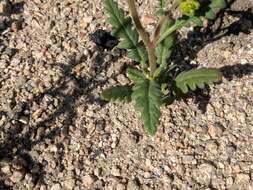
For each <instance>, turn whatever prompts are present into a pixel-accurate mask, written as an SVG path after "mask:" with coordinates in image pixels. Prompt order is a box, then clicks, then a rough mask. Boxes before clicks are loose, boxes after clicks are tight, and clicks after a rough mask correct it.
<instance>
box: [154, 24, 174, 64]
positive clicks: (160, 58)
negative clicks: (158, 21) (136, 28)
mask: <svg viewBox="0 0 253 190" xmlns="http://www.w3.org/2000/svg"><path fill="white" fill-rule="evenodd" d="M172 25H173V22H172V21H171V20H166V21H165V22H164V23H163V25H162V27H161V31H160V35H163V33H164V32H165V31H166V30H167V29H168V28H170V27H171V26H172ZM173 42H174V36H173V35H169V36H167V37H166V38H165V39H164V40H163V41H162V42H161V43H159V44H158V46H157V48H156V56H157V63H158V64H159V65H163V66H165V65H166V63H167V59H168V58H169V57H170V54H171V47H172V45H173Z"/></svg>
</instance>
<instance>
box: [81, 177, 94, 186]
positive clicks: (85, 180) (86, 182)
mask: <svg viewBox="0 0 253 190" xmlns="http://www.w3.org/2000/svg"><path fill="white" fill-rule="evenodd" d="M82 182H83V184H84V186H85V187H90V186H91V185H92V184H93V183H94V179H93V178H92V177H91V176H90V175H86V176H84V177H82Z"/></svg>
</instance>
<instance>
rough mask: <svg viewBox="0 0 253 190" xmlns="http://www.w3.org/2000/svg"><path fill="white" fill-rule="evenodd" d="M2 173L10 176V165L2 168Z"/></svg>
mask: <svg viewBox="0 0 253 190" xmlns="http://www.w3.org/2000/svg"><path fill="white" fill-rule="evenodd" d="M1 172H3V173H4V174H10V172H11V169H10V165H6V166H3V167H2V168H1Z"/></svg>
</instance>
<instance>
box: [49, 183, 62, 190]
mask: <svg viewBox="0 0 253 190" xmlns="http://www.w3.org/2000/svg"><path fill="white" fill-rule="evenodd" d="M61 189H62V188H61V185H60V184H59V183H56V184H54V185H53V186H52V187H51V188H50V190H61Z"/></svg>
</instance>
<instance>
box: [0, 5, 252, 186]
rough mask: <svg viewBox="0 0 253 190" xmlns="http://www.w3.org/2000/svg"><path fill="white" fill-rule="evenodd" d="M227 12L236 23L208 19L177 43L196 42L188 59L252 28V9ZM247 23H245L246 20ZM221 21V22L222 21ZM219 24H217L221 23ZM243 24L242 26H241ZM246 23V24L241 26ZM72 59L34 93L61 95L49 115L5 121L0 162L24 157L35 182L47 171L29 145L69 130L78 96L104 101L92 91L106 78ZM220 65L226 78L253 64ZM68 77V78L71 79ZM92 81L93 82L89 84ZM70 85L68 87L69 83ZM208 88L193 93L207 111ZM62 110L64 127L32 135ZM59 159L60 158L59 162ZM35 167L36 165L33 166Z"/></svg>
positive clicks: (1, 182)
mask: <svg viewBox="0 0 253 190" xmlns="http://www.w3.org/2000/svg"><path fill="white" fill-rule="evenodd" d="M225 12H226V13H227V14H231V15H234V16H236V17H237V16H238V18H239V20H238V21H236V22H235V23H232V24H231V25H230V26H228V27H226V28H223V29H221V28H220V27H218V29H216V30H215V31H212V29H211V28H212V27H211V26H212V25H213V24H215V23H211V25H210V26H209V27H207V29H206V30H204V31H200V30H199V29H196V30H195V32H193V33H191V34H189V38H188V39H187V40H188V41H187V42H180V44H184V43H190V44H191V43H193V44H195V46H196V47H197V48H196V52H195V53H193V54H192V55H191V59H193V58H194V57H195V56H196V54H197V52H198V51H199V50H201V49H202V48H203V47H205V45H207V44H208V43H211V42H213V41H215V40H218V39H220V38H222V37H224V36H228V35H231V34H234V35H238V34H239V33H240V32H244V33H247V32H248V31H249V30H250V29H252V20H253V19H251V18H252V13H251V12H250V11H246V12H243V11H232V10H229V9H228V10H226V11H225ZM225 12H223V13H221V14H220V15H219V18H220V19H222V17H223V16H224V13H225ZM245 23H246V24H245ZM221 24H222V22H221ZM221 24H220V26H221ZM242 26H243V27H242ZM244 26H247V27H244ZM195 35H198V36H201V41H197V42H196V41H191V40H192V38H191V37H192V36H195ZM98 56H100V57H99V59H101V60H102V62H103V59H104V54H103V53H101V54H99V55H98ZM71 60H72V61H71V62H70V63H69V64H68V65H67V66H62V71H63V75H62V78H60V79H59V81H58V83H57V84H55V87H54V88H52V89H49V90H47V91H46V92H44V93H43V94H40V95H39V96H37V97H35V98H34V100H33V101H36V102H40V101H41V100H42V98H43V97H44V95H45V94H50V95H52V96H55V97H60V98H61V99H62V101H61V104H60V106H59V107H58V108H57V110H56V111H55V112H54V113H53V114H51V115H49V116H48V117H47V118H46V119H44V120H43V121H41V122H39V123H38V124H36V125H35V126H34V125H29V124H23V123H20V122H18V121H16V119H15V118H10V122H9V123H8V125H9V126H8V127H7V128H8V130H7V131H6V133H5V135H6V136H5V139H4V141H3V142H1V143H0V163H1V162H7V163H12V162H14V161H16V160H20V159H23V160H25V161H26V162H27V163H29V164H28V165H25V166H23V167H24V169H25V171H26V173H30V174H31V176H32V178H33V182H34V184H40V183H43V180H44V179H43V178H44V176H43V175H44V174H45V172H46V171H44V166H43V164H42V163H38V162H36V161H35V160H33V159H32V157H31V156H30V154H29V151H31V150H32V148H33V147H34V146H35V145H37V144H39V143H41V142H43V141H45V140H46V139H50V140H52V141H54V139H55V138H56V137H57V136H59V135H60V134H61V133H62V131H68V130H69V125H71V124H72V123H73V120H74V119H75V117H76V110H75V107H76V102H77V101H78V99H79V98H80V97H83V96H85V97H86V98H87V100H88V103H90V104H92V103H94V102H97V103H99V104H103V101H100V100H98V99H96V98H94V97H93V96H92V95H91V91H92V90H93V89H94V88H96V86H97V85H103V84H105V83H106V82H107V81H99V82H98V81H96V80H94V78H95V77H96V76H90V77H89V78H77V77H76V76H75V74H73V73H72V70H73V68H74V67H75V66H76V65H77V64H79V63H80V62H82V61H83V60H84V57H83V56H79V57H77V56H73V58H72V59H71ZM105 67H106V65H105V64H101V66H99V70H98V73H96V75H99V72H101V71H102V70H103V69H105ZM220 69H221V72H222V73H223V76H224V77H225V78H227V79H229V80H232V79H233V78H234V77H243V76H244V75H249V74H252V72H253V65H252V64H245V65H239V64H238V65H234V66H224V67H222V68H220ZM70 81H71V82H70ZM91 84H92V85H91ZM69 85H71V87H70V86H69ZM68 88H71V90H70V91H67V93H66V89H68ZM209 91H210V89H209V88H206V89H204V90H199V91H197V92H195V94H194V95H193V96H195V97H196V102H197V104H198V105H199V109H201V110H202V111H203V112H205V111H206V106H207V104H208V102H209V99H210V95H209ZM16 104H19V103H16ZM22 105H24V108H22V106H21V109H20V111H19V113H18V116H17V117H20V116H22V115H23V114H24V113H22V112H23V111H24V109H29V106H31V105H32V102H25V103H24V104H23V103H22ZM0 114H2V115H4V114H6V113H4V112H1V113H0ZM62 114H64V115H65V117H64V118H66V119H65V120H64V121H63V122H62V123H64V125H63V127H55V128H54V129H52V130H51V131H49V132H47V133H44V134H43V135H40V136H39V138H37V139H34V136H36V135H37V134H38V129H39V128H40V129H41V128H42V129H43V128H46V127H47V126H51V125H53V124H54V123H55V121H56V119H57V118H58V117H59V116H60V115H62ZM61 162H62V161H61V160H59V163H58V164H59V165H62V163H61ZM34 168H37V169H34ZM7 177H9V176H6V175H5V174H4V173H2V172H1V173H0V189H11V187H10V186H8V184H6V183H5V179H6V178H7Z"/></svg>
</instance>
